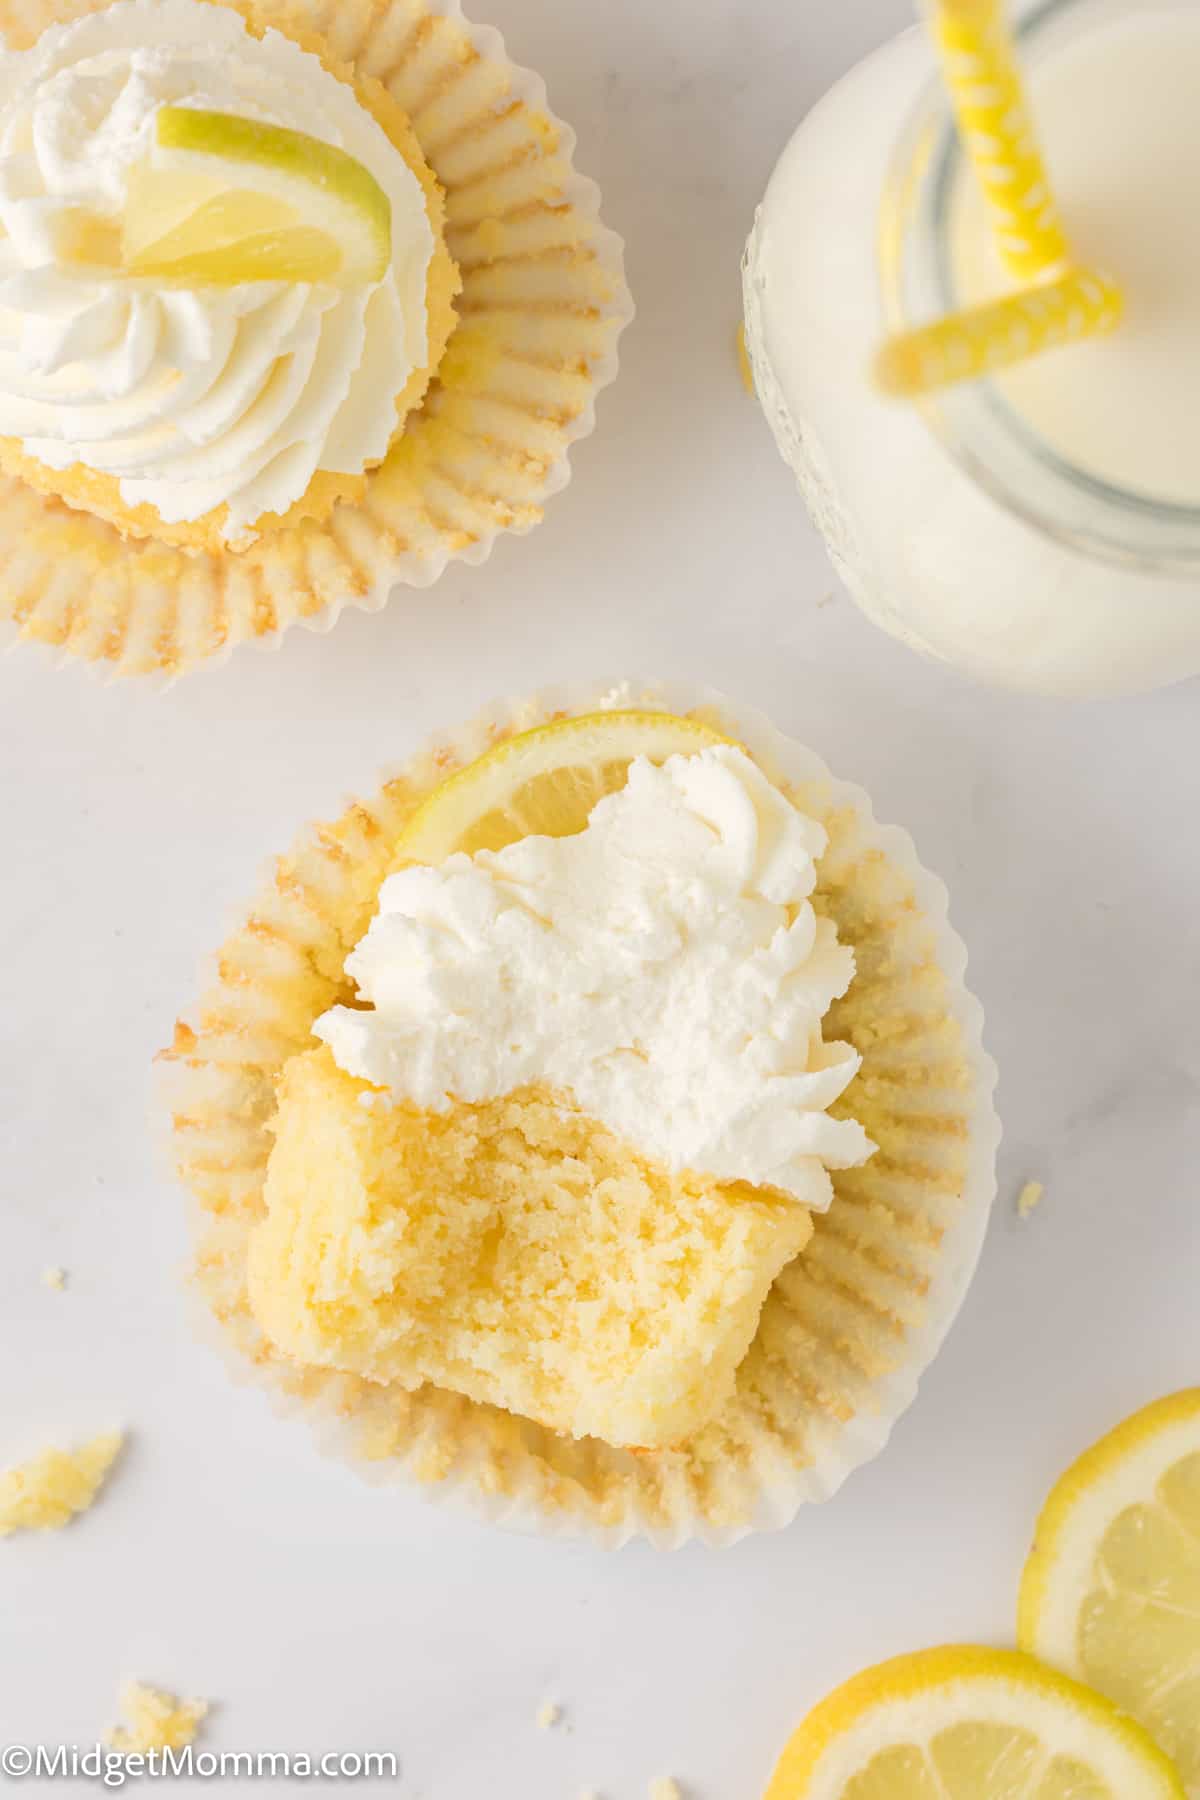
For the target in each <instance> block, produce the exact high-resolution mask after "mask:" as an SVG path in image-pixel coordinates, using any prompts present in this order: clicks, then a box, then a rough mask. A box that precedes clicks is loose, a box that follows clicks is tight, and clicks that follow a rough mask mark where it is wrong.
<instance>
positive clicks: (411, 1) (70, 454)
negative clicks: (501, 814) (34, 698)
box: [0, 0, 630, 673]
mask: <svg viewBox="0 0 1200 1800" xmlns="http://www.w3.org/2000/svg"><path fill="white" fill-rule="evenodd" d="M0 21H2V22H3V24H4V28H5V34H6V40H7V43H8V46H9V49H8V51H7V53H6V54H5V55H4V57H3V64H4V67H3V76H4V83H3V89H2V92H3V99H2V100H0V225H2V226H3V236H2V237H0V507H2V508H4V509H6V510H5V512H4V515H3V516H4V517H5V519H6V523H7V527H8V529H7V530H6V531H5V534H4V536H5V541H6V544H7V545H8V548H7V549H6V551H5V553H4V557H3V559H2V560H0V618H6V619H7V620H9V621H11V623H12V624H13V625H14V626H15V627H16V628H17V630H18V631H19V632H20V633H21V634H22V635H24V636H26V637H33V638H38V639H41V640H43V641H46V642H49V643H52V644H55V645H59V646H61V647H62V648H63V649H65V650H66V651H68V652H71V653H76V654H79V655H82V656H85V657H88V658H91V659H98V660H103V661H106V662H108V663H109V664H111V665H112V666H113V667H114V668H116V669H117V670H119V671H120V672H122V673H133V672H150V671H164V672H167V673H176V672H178V671H180V670H182V669H185V668H188V667H191V666H193V665H195V664H197V663H200V662H203V661H205V660H206V659H209V658H211V657H212V656H214V655H216V654H218V653H219V652H221V651H223V650H225V649H227V648H229V647H230V646H231V645H232V644H234V643H236V642H237V641H239V640H240V639H242V638H246V637H262V636H270V635H272V634H274V633H277V632H278V631H279V630H281V629H282V628H283V627H284V626H286V625H287V624H289V623H291V622H293V621H294V620H297V619H298V620H305V621H310V622H317V621H320V622H322V623H327V622H329V621H330V620H331V619H332V618H333V617H334V616H336V612H337V611H338V610H339V609H340V607H341V606H342V605H344V604H346V603H347V602H350V601H353V602H354V603H356V604H359V605H366V606H378V605H381V604H382V603H383V601H384V600H385V599H386V597H387V594H388V592H389V590H390V588H391V587H392V586H393V585H394V584H395V583H396V582H398V581H409V582H414V583H417V584H425V583H428V582H429V581H431V580H433V579H435V578H436V576H437V575H438V574H439V573H440V572H441V570H442V568H444V566H445V564H446V562H447V561H448V560H449V559H450V558H452V557H465V558H467V559H470V560H480V559H481V558H482V557H483V556H484V555H486V553H487V550H488V549H489V548H490V545H491V542H492V541H493V540H494V538H495V536H496V535H497V533H498V532H499V531H501V530H505V529H513V530H523V529H527V528H528V527H529V526H530V525H532V524H533V523H534V522H535V521H536V519H537V518H538V517H539V516H540V511H541V503H542V501H543V500H544V498H545V496H546V494H547V493H548V492H550V491H551V490H552V489H553V488H555V487H557V486H560V485H562V482H563V481H564V480H565V479H566V474H567V469H566V453H567V446H568V444H569V443H570V441H571V439H572V438H573V437H575V436H578V435H579V434H580V433H581V432H583V431H585V430H586V429H588V427H589V426H590V423H591V405H592V400H593V397H594V394H595V392H596V390H597V388H598V387H599V386H601V385H602V384H603V383H604V382H605V381H606V380H608V379H609V378H610V377H611V374H612V373H613V371H614V368H615V341H616V337H617V335H618V333H619V330H620V327H621V325H622V323H623V322H624V321H625V319H626V318H627V317H628V314H629V310H630V308H629V303H628V297H627V294H626V291H625V288H624V282H623V276H622V266H621V251H620V245H619V243H618V242H617V240H615V239H614V238H613V237H612V236H611V235H610V234H608V233H607V232H605V231H603V230H602V229H601V228H600V226H599V224H598V222H597V218H596V195H595V192H594V190H593V189H591V187H590V185H589V184H587V183H584V182H581V181H580V180H579V179H578V178H577V177H576V176H575V175H574V174H573V171H572V169H571V161H570V152H571V144H570V139H569V135H568V134H566V133H565V131H564V129H563V128H562V127H560V126H559V125H558V124H557V123H556V122H555V121H554V120H553V119H552V118H551V116H550V115H549V114H548V112H547V111H546V109H545V104H544V95H543V94H542V92H541V90H540V87H539V85H538V84H537V83H536V81H535V80H534V79H533V78H532V77H529V76H527V75H524V74H523V73H522V72H521V71H519V70H516V69H514V68H513V67H512V66H511V65H510V64H509V63H508V61H507V59H506V58H505V56H504V53H503V47H502V45H501V44H500V42H499V39H498V38H496V36H495V34H493V33H489V32H485V31H475V30H473V29H472V28H470V27H468V26H467V25H466V24H465V22H464V21H463V20H462V19H461V16H460V15H459V14H458V12H457V10H456V9H455V8H453V7H449V8H446V9H444V10H443V9H434V10H431V9H430V7H429V6H428V5H427V4H426V0H387V3H386V4H384V5H382V6H380V5H373V6H370V7H368V6H366V5H357V6H351V7H349V8H344V7H343V8H337V9H334V8H332V7H329V8H327V7H325V6H323V5H322V4H321V0H301V3H300V4H295V3H289V4H287V5H283V4H271V3H270V0H237V3H236V4H234V5H228V6H227V5H215V4H212V3H211V0H115V3H114V4H112V5H109V6H107V7H95V8H92V7H88V6H84V7H83V8H78V7H72V6H70V5H64V6H63V7H62V8H61V9H53V8H51V9H49V10H48V11H47V13H46V15H45V16H44V17H41V16H39V17H36V19H35V18H31V15H30V13H29V11H28V9H25V8H22V9H21V10H20V12H19V14H18V15H16V16H5V15H4V14H3V12H2V11H0Z"/></svg>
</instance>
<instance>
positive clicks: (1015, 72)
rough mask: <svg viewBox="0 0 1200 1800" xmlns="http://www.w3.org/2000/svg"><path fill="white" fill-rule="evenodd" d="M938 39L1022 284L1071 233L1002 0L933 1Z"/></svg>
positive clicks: (962, 124) (1064, 249)
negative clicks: (1052, 186) (1042, 149)
mask: <svg viewBox="0 0 1200 1800" xmlns="http://www.w3.org/2000/svg"><path fill="white" fill-rule="evenodd" d="M929 16H930V22H931V26H932V32H933V39H934V42H935V44H936V45H937V49H938V54H939V56H940V58H941V64H942V73H943V76H944V79H945V82H946V87H947V90H948V92H949V95H950V99H951V101H952V103H953V106H954V111H955V115H956V117H957V119H958V127H959V131H960V133H961V135H962V140H963V143H964V146H965V148H966V152H967V155H968V157H969V158H970V161H971V165H972V167H973V168H974V170H975V174H976V176H977V178H978V180H979V184H980V186H981V188H982V189H983V192H984V195H985V196H986V198H987V201H988V204H989V206H990V207H991V211H992V216H993V223H994V228H995V234H996V247H997V250H998V251H999V253H1000V256H1001V258H1002V260H1003V262H1004V264H1005V266H1006V267H1007V268H1008V269H1009V271H1010V272H1011V273H1012V274H1013V275H1015V276H1016V277H1017V279H1018V280H1020V281H1030V280H1034V279H1036V278H1037V277H1039V276H1043V275H1046V274H1048V273H1049V272H1050V271H1051V270H1056V269H1057V268H1059V267H1060V266H1061V265H1063V264H1065V263H1066V262H1067V260H1068V257H1069V254H1070V253H1069V249H1068V246H1067V239H1066V234H1065V232H1064V231H1063V227H1062V223H1061V221H1060V219H1059V216H1058V209H1057V207H1056V205H1055V203H1054V196H1053V194H1052V193H1051V191H1050V183H1049V180H1048V178H1047V175H1046V169H1045V165H1044V163H1043V161H1042V156H1041V152H1040V150H1039V148H1038V143H1037V136H1036V133H1035V131H1034V128H1033V121H1032V119H1031V117H1030V114H1029V109H1028V107H1027V105H1026V102H1025V93H1024V84H1023V82H1022V80H1021V74H1020V71H1019V69H1018V67H1017V60H1016V52H1015V47H1014V44H1013V39H1012V35H1011V33H1010V32H1009V30H1008V27H1007V25H1006V23H1005V18H1004V7H1003V0H930V4H929Z"/></svg>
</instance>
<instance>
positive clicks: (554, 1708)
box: [537, 1700, 562, 1731]
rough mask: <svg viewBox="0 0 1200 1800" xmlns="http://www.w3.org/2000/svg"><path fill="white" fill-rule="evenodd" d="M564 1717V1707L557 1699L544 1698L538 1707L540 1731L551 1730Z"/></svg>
mask: <svg viewBox="0 0 1200 1800" xmlns="http://www.w3.org/2000/svg"><path fill="white" fill-rule="evenodd" d="M561 1718H562V1707H561V1706H559V1704H558V1702H557V1701H555V1700H543V1701H542V1704H541V1705H540V1706H539V1707H538V1709H537V1727H538V1730H539V1731H551V1730H552V1729H553V1728H554V1726H555V1725H557V1724H558V1722H559V1720H560V1719H561Z"/></svg>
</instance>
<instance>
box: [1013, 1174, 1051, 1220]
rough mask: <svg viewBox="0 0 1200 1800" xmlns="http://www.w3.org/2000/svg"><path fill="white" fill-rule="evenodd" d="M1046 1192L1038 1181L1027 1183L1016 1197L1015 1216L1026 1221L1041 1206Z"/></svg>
mask: <svg viewBox="0 0 1200 1800" xmlns="http://www.w3.org/2000/svg"><path fill="white" fill-rule="evenodd" d="M1045 1192H1046V1190H1045V1188H1044V1187H1043V1186H1042V1183H1041V1182H1040V1181H1027V1182H1026V1183H1025V1186H1024V1187H1023V1188H1022V1189H1021V1191H1020V1193H1019V1194H1018V1195H1017V1216H1018V1217H1019V1218H1022V1219H1028V1218H1029V1217H1030V1215H1031V1214H1033V1213H1035V1212H1036V1211H1037V1209H1038V1207H1039V1206H1040V1205H1041V1204H1042V1198H1043V1196H1044V1194H1045Z"/></svg>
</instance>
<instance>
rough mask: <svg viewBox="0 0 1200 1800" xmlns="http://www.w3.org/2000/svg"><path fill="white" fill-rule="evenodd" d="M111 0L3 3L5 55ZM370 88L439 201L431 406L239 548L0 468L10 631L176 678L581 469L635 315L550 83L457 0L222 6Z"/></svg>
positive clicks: (537, 513) (314, 617)
mask: <svg viewBox="0 0 1200 1800" xmlns="http://www.w3.org/2000/svg"><path fill="white" fill-rule="evenodd" d="M103 3H104V0H0V30H2V31H3V34H4V40H5V43H6V45H7V47H8V48H10V49H20V48H24V47H25V46H27V45H28V44H30V43H32V42H33V41H34V39H36V38H37V36H38V35H39V34H40V33H41V32H42V31H43V30H44V29H45V28H46V27H47V26H49V25H52V24H59V23H63V22H65V21H67V20H69V19H73V18H77V17H79V16H81V15H82V14H84V13H86V12H91V11H95V10H97V8H98V7H99V6H101V5H103ZM218 3H229V4H234V5H235V6H236V10H237V11H239V12H240V13H242V15H243V16H244V17H245V18H247V19H248V20H249V22H250V23H251V25H252V26H254V27H255V28H262V27H265V26H268V25H273V26H275V27H276V28H277V29H279V30H280V31H283V32H285V33H287V34H288V35H289V36H292V37H300V38H304V39H305V40H307V39H309V38H311V37H316V38H319V39H320V40H322V41H323V43H324V44H325V45H326V46H328V49H329V51H330V53H331V55H332V56H333V57H334V58H336V59H338V60H340V61H341V62H343V63H346V64H348V65H349V66H350V67H351V68H352V70H353V72H354V73H355V75H356V76H358V77H361V78H369V79H374V80H377V81H380V82H382V83H383V85H384V86H385V87H386V89H387V90H388V92H389V93H390V94H391V95H392V96H393V97H394V99H395V100H396V101H397V102H398V104H399V105H400V106H401V107H402V108H403V109H404V111H405V112H406V113H407V114H408V115H409V118H410V119H411V122H412V125H413V129H414V131H415V133H416V136H417V139H418V142H419V143H420V145H421V148H422V150H423V152H424V154H425V157H426V159H427V161H428V162H429V164H430V165H431V167H432V168H433V171H434V173H435V174H436V175H437V177H438V180H439V181H440V182H441V184H442V187H443V189H444V191H445V196H446V241H447V244H448V247H449V249H450V253H451V255H452V256H453V257H454V259H455V261H456V262H457V263H458V265H459V268H460V270H461V274H462V282H463V287H462V293H461V294H460V296H459V298H458V301H457V304H456V310H457V312H458V317H459V323H458V326H457V328H456V330H455V332H454V334H453V336H452V337H451V340H450V344H449V347H448V349H447V351H446V354H445V356H444V358H443V359H442V362H441V365H440V367H439V370H438V374H437V376H436V378H435V380H434V382H433V384H432V386H431V388H430V391H429V393H428V395H427V396H426V399H425V402H424V405H423V406H422V407H421V409H420V410H419V412H417V413H416V414H413V415H411V416H410V418H409V419H408V420H407V421H406V424H405V428H404V430H403V432H402V434H401V436H400V437H399V438H398V440H397V442H396V443H395V444H394V445H393V447H392V450H391V451H390V453H389V454H388V456H387V458H386V460H385V461H384V462H383V464H382V465H381V466H380V467H379V468H378V469H376V470H374V471H372V472H371V473H370V474H369V475H368V476H367V478H366V491H365V493H364V495H363V497H362V499H361V500H360V501H358V502H355V503H353V504H352V503H349V502H346V503H343V504H341V505H339V506H337V507H335V509H334V511H333V512H332V514H331V515H330V517H329V518H328V520H326V521H324V522H323V523H316V522H314V521H308V522H306V523H305V524H302V525H298V526H295V527H293V528H290V529H284V530H280V531H277V532H274V533H271V534H269V535H266V534H265V535H264V536H263V537H262V538H261V539H260V540H259V542H258V543H256V544H254V545H251V546H250V548H249V549H247V550H243V551H232V550H231V551H227V552H225V553H223V554H220V555H214V554H209V553H205V552H200V553H190V552H188V551H185V550H181V549H175V548H172V547H171V546H169V545H165V544H162V543H159V542H156V541H155V540H153V539H144V540H126V539H124V538H122V537H121V535H120V534H119V533H118V532H117V531H116V529H115V528H114V527H113V526H111V525H109V524H107V523H106V522H105V521H103V520H101V519H99V518H97V517H95V516H94V515H92V514H90V513H85V512H80V511H75V510H72V508H70V507H68V506H67V505H66V504H65V503H64V502H62V501H60V500H57V499H54V498H50V497H47V496H44V495H42V494H39V493H37V492H35V490H34V489H33V488H31V487H29V486H28V485H27V484H26V483H25V482H23V481H21V480H19V479H17V478H16V477H14V476H6V475H0V629H3V631H4V633H5V635H7V636H8V637H10V638H11V637H14V636H15V637H19V638H25V639H33V640H37V641H39V642H41V643H44V644H48V645H51V646H53V647H55V648H56V649H58V651H59V652H60V653H61V654H64V655H71V656H79V657H82V658H84V659H86V660H87V661H90V662H95V663H100V664H106V665H108V667H109V669H110V670H111V671H112V672H114V673H117V674H121V675H141V674H159V675H167V676H171V675H176V674H179V673H182V672H183V671H185V670H188V669H191V668H195V667H197V666H199V665H201V664H203V663H206V662H211V661H212V660H213V659H214V658H217V657H220V656H221V655H223V654H224V653H226V652H228V651H229V650H230V649H231V648H232V647H233V646H234V645H235V644H238V643H241V642H242V641H243V640H245V639H255V638H257V639H264V638H265V639H271V638H276V637H277V636H278V634H279V633H280V632H282V631H283V630H285V629H286V627H287V626H289V625H292V624H295V623H297V622H299V623H301V624H306V625H309V626H312V627H315V628H317V629H324V628H327V627H328V626H329V625H331V624H332V623H333V621H334V620H335V619H336V617H337V615H338V613H339V612H340V611H341V609H342V608H343V607H344V606H347V605H355V606H359V607H363V608H366V609H368V610H377V609H378V608H379V607H381V606H382V605H383V604H384V602H385V601H386V600H387V599H388V597H389V595H390V593H391V592H392V590H393V588H394V587H395V586H396V585H397V584H400V583H406V584H409V585H411V586H415V587H425V586H428V585H429V584H430V583H431V582H433V581H436V579H437V578H438V576H439V575H440V574H441V573H442V571H443V570H444V569H445V567H446V565H447V564H448V563H449V562H451V561H454V560H461V561H464V562H470V563H478V562H482V561H483V560H484V558H485V557H486V556H487V555H488V553H489V551H490V550H491V547H492V544H493V543H494V541H495V539H496V537H497V536H498V535H499V533H500V532H502V531H515V532H523V531H528V530H529V529H530V527H531V526H533V525H535V524H536V523H537V521H538V520H539V519H540V518H541V516H542V508H543V503H544V502H545V500H546V499H547V497H548V496H549V495H550V494H552V493H554V492H555V491H556V490H557V489H559V488H561V487H563V486H565V484H566V482H567V480H568V477H569V473H570V471H569V466H568V460H567V458H568V449H569V446H570V444H571V443H572V442H573V441H574V440H575V439H577V438H579V437H582V436H585V435H586V434H587V433H588V432H589V431H590V430H591V428H592V424H593V402H594V400H595V396H596V394H597V392H598V391H599V390H600V389H601V388H602V387H604V386H605V385H606V384H607V383H608V382H609V381H611V379H612V377H613V376H614V374H615V373H616V366H617V356H616V342H617V338H618V336H619V334H620V331H621V329H622V327H623V326H624V325H625V324H626V323H627V322H628V320H629V318H630V317H631V316H632V304H631V302H630V299H629V294H628V290H627V288H626V285H625V277H624V267H623V254H622V245H621V241H620V239H619V238H618V237H616V236H615V235H614V234H613V233H612V232H611V231H608V230H606V229H605V228H604V227H603V226H602V225H601V224H600V222H599V216H598V215H599V198H600V197H599V192H598V190H597V189H596V188H595V186H594V185H593V184H592V183H591V182H590V181H586V180H584V179H583V178H582V177H581V176H579V175H577V174H576V173H575V172H574V169H573V167H572V154H573V150H574V136H573V134H572V133H571V131H570V130H569V129H568V127H566V126H565V125H563V124H562V123H561V122H560V121H559V120H558V119H556V118H555V117H554V116H553V114H552V113H551V112H550V110H549V108H548V106H547V104H546V93H545V89H544V87H543V85H542V83H541V81H540V80H539V79H538V78H537V77H536V76H535V75H532V74H530V73H529V72H528V71H527V70H523V69H519V68H517V67H515V66H514V65H513V64H512V63H511V62H510V61H509V60H508V57H507V56H506V54H505V50H504V45H503V42H502V40H501V38H500V36H499V34H498V33H497V32H495V31H492V30H491V29H489V28H486V27H479V26H473V25H470V24H469V23H468V22H467V21H466V20H465V19H464V18H463V16H462V13H461V11H460V10H459V7H458V4H457V0H218Z"/></svg>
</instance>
